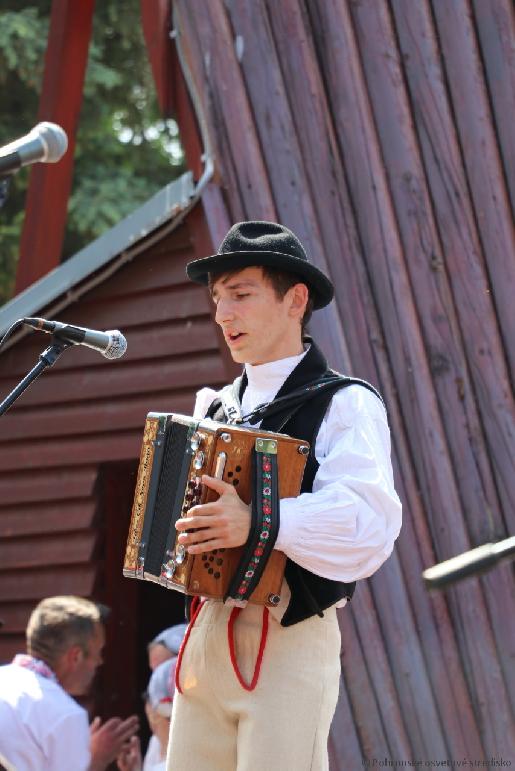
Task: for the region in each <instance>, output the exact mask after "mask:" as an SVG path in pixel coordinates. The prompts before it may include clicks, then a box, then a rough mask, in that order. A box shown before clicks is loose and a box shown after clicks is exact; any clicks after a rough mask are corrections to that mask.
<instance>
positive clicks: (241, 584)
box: [224, 438, 279, 602]
mask: <svg viewBox="0 0 515 771" xmlns="http://www.w3.org/2000/svg"><path fill="white" fill-rule="evenodd" d="M278 533H279V477H278V468H277V442H276V441H275V440H274V439H266V438H259V439H256V444H255V447H254V449H253V451H252V503H251V525H250V534H249V538H248V540H247V543H246V544H245V549H244V551H243V555H242V558H241V560H240V563H239V565H238V567H237V569H236V571H235V573H234V575H233V577H232V580H231V583H230V585H229V588H228V590H227V593H226V595H225V597H224V601H225V600H227V599H232V600H235V601H238V602H246V601H247V600H248V599H249V597H250V595H251V594H252V592H253V591H254V589H255V588H256V586H257V585H258V583H259V580H260V578H261V576H262V575H263V571H264V569H265V567H266V563H267V562H268V559H269V557H270V555H271V553H272V550H273V548H274V544H275V542H276V540H277V535H278Z"/></svg>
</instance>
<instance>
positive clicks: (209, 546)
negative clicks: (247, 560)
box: [188, 538, 227, 554]
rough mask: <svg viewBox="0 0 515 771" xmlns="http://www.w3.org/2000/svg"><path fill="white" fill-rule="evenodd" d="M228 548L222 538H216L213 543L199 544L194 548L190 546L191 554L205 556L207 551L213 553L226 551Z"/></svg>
mask: <svg viewBox="0 0 515 771" xmlns="http://www.w3.org/2000/svg"><path fill="white" fill-rule="evenodd" d="M226 547H227V542H226V541H223V540H222V539H220V538H215V539H214V540H211V541H204V542H203V543H197V544H194V545H192V546H188V552H189V554H203V553H204V552H207V551H213V549H224V548H226Z"/></svg>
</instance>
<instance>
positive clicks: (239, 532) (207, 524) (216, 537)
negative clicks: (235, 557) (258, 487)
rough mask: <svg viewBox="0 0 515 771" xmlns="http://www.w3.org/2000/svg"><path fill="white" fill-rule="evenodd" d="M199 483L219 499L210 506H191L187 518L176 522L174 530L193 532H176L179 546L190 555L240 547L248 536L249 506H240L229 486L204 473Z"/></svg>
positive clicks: (209, 504)
mask: <svg viewBox="0 0 515 771" xmlns="http://www.w3.org/2000/svg"><path fill="white" fill-rule="evenodd" d="M202 484H203V485H206V487H209V488H211V490H214V491H215V492H216V493H218V494H219V496H220V497H219V498H218V500H216V501H213V502H211V503H204V504H201V505H199V506H193V507H192V508H191V509H190V510H189V512H188V516H187V517H184V518H181V519H179V520H177V522H176V524H175V527H176V528H177V530H179V531H185V530H188V531H190V530H193V531H194V532H187V533H186V532H180V535H179V543H181V544H183V545H184V546H186V547H187V549H188V552H190V554H201V553H202V552H205V551H211V550H212V549H231V548H234V547H236V546H242V545H243V544H244V543H246V541H247V539H248V537H249V531H250V506H248V505H247V504H246V503H243V501H242V500H241V498H240V496H239V495H238V493H237V492H236V489H235V488H234V486H233V485H230V484H227V482H222V480H221V479H215V478H214V477H210V476H207V474H204V475H203V476H202ZM198 528H201V529H198Z"/></svg>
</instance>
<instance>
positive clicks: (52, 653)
mask: <svg viewBox="0 0 515 771" xmlns="http://www.w3.org/2000/svg"><path fill="white" fill-rule="evenodd" d="M108 615H109V608H107V607H106V606H105V605H101V604H99V603H95V602H91V600H86V599H84V598H83V597H74V596H72V595H69V596H68V595H67V596H59V597H47V598H46V599H44V600H41V602H40V603H39V605H37V606H36V608H34V610H33V611H32V613H31V615H30V618H29V623H28V624H27V632H26V636H27V652H28V653H29V654H30V655H31V656H35V657H37V658H40V659H43V660H44V661H46V662H47V663H48V664H53V663H54V662H55V661H56V660H57V659H58V658H59V657H60V656H61V655H62V654H63V653H65V652H66V651H67V650H68V648H71V646H72V645H79V646H80V647H81V648H82V650H83V651H84V653H85V654H86V655H87V654H88V645H89V642H90V640H91V638H92V637H93V635H94V632H95V625H96V624H99V623H103V622H104V621H105V620H106V619H107V617H108Z"/></svg>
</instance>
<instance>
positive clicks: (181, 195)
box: [0, 165, 212, 345]
mask: <svg viewBox="0 0 515 771" xmlns="http://www.w3.org/2000/svg"><path fill="white" fill-rule="evenodd" d="M211 169H212V166H211V165H209V166H208V167H206V169H205V172H204V174H203V175H202V177H201V179H200V180H199V182H198V184H197V185H194V182H193V175H192V173H191V172H186V173H185V174H183V175H182V176H181V177H179V179H177V180H174V181H173V182H171V183H169V184H168V185H166V186H165V187H163V188H162V189H161V190H160V191H159V192H158V193H156V195H154V196H153V197H152V198H150V199H149V200H148V201H146V202H145V203H144V204H143V206H140V207H139V208H138V209H136V211H134V212H132V213H131V214H130V215H129V216H128V217H125V218H124V219H123V220H122V221H121V222H119V223H118V224H117V225H115V226H114V227H113V228H111V229H110V230H108V231H107V232H106V233H104V234H103V235H101V236H99V238H97V239H95V241H93V242H92V243H90V244H88V245H87V246H86V247H84V248H83V249H81V250H80V251H79V252H77V254H75V255H74V256H73V257H70V259H69V260H67V261H66V262H64V263H63V264H62V265H60V266H59V267H58V268H54V270H52V271H50V273H47V275H46V276H43V278H41V279H39V280H38V281H35V282H34V283H33V284H32V285H31V286H29V287H27V289H25V290H24V291H23V292H20V294H18V295H17V296H16V297H14V298H13V299H12V300H10V301H9V302H8V303H6V304H5V305H4V306H3V307H2V308H0V333H3V332H5V330H6V329H7V328H8V327H9V326H10V325H11V324H13V323H14V322H15V321H16V320H18V319H21V318H24V317H26V316H31V315H33V314H35V313H37V312H38V311H39V310H40V309H41V308H46V307H47V306H49V305H51V304H52V303H54V301H56V300H59V303H58V305H57V306H56V305H53V306H52V310H53V312H54V313H55V312H57V310H62V309H63V308H65V307H66V306H67V305H69V304H70V303H71V302H73V301H74V300H76V299H77V297H78V296H80V295H82V294H83V293H84V292H85V291H89V289H91V288H92V286H95V285H96V284H98V283H101V282H102V281H104V280H105V278H106V276H107V275H111V274H112V273H113V272H115V271H116V270H118V269H119V268H120V267H121V266H122V265H123V264H125V263H126V262H128V261H130V260H132V259H133V258H134V257H135V256H136V255H137V254H139V253H140V252H141V251H143V250H144V249H146V248H148V246H149V245H150V242H151V240H153V237H154V238H156V237H157V238H161V237H162V236H163V235H164V232H163V231H165V232H166V233H168V232H170V230H171V229H173V228H175V227H177V225H178V224H179V222H182V220H183V219H184V216H185V215H186V214H187V213H188V212H189V211H190V210H191V209H192V208H193V206H195V204H196V203H197V201H198V200H199V198H200V194H201V192H202V189H203V188H204V186H205V184H206V183H207V181H208V180H209V178H210V177H211V174H212V171H211ZM93 276H94V278H93V280H92V281H86V279H88V278H89V277H93ZM13 339H14V338H13ZM7 345H8V344H7Z"/></svg>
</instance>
